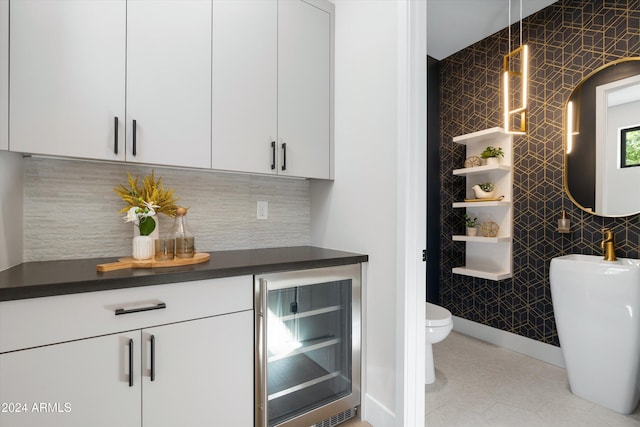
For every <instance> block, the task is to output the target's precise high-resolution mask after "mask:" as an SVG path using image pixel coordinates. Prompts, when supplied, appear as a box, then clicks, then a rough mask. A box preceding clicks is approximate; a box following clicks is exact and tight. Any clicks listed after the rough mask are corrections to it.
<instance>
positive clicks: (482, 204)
mask: <svg viewBox="0 0 640 427" xmlns="http://www.w3.org/2000/svg"><path fill="white" fill-rule="evenodd" d="M488 206H494V207H495V206H511V202H505V201H503V200H494V201H491V202H454V203H453V207H454V208H472V207H488Z"/></svg>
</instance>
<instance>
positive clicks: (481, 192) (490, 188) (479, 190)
mask: <svg viewBox="0 0 640 427" xmlns="http://www.w3.org/2000/svg"><path fill="white" fill-rule="evenodd" d="M471 189H472V190H473V191H474V193H475V195H476V199H490V198H492V197H493V195H494V193H495V189H496V186H495V184H494V183H493V182H483V183H482V184H476V185H474V186H473V187H471Z"/></svg>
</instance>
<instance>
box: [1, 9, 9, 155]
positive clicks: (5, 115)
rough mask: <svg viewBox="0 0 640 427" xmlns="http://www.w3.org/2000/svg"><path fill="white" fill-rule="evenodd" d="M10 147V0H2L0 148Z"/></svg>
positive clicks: (6, 148)
mask: <svg viewBox="0 0 640 427" xmlns="http://www.w3.org/2000/svg"><path fill="white" fill-rule="evenodd" d="M8 149H9V0H0V150H8Z"/></svg>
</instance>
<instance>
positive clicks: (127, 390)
mask: <svg viewBox="0 0 640 427" xmlns="http://www.w3.org/2000/svg"><path fill="white" fill-rule="evenodd" d="M129 340H133V355H132V356H133V359H132V360H133V361H134V362H135V361H137V363H133V364H132V366H133V385H131V386H130V383H129V379H130V375H131V374H132V373H131V372H130V371H129V366H130V364H129V360H130V359H129V358H130V354H129V348H130V347H129ZM139 360H140V331H135V332H131V333H122V334H114V335H107V336H103V337H99V338H90V339H85V340H80V341H72V342H68V343H63V344H55V345H51V346H45V347H38V348H33V349H29V350H21V351H16V352H12V353H4V354H1V355H0V404H1V405H2V407H1V408H0V425H2V426H11V427H41V426H47V427H57V426H59V427H76V426H77V427H86V426H96V427H97V426H104V427H112V426H139V425H140V424H141V422H142V420H141V411H140V390H141V381H140V363H139Z"/></svg>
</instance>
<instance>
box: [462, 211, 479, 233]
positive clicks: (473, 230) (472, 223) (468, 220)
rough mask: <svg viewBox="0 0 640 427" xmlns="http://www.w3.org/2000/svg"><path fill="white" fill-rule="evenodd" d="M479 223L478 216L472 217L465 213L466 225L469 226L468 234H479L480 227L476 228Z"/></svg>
mask: <svg viewBox="0 0 640 427" xmlns="http://www.w3.org/2000/svg"><path fill="white" fill-rule="evenodd" d="M477 223H478V218H473V219H472V218H471V217H470V216H469V215H468V214H466V213H465V214H464V225H465V227H466V228H467V236H476V235H477V234H478V229H477V228H476V224H477Z"/></svg>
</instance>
